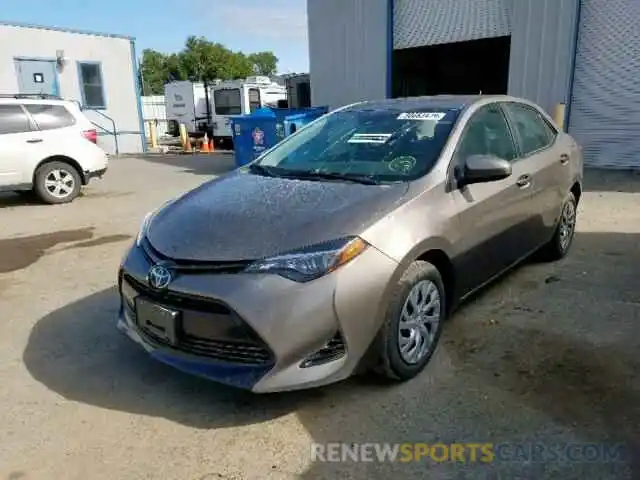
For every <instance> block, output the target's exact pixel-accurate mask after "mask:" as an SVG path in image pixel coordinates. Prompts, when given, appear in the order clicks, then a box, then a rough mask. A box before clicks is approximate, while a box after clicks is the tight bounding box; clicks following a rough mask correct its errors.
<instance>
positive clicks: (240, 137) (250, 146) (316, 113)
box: [231, 107, 328, 167]
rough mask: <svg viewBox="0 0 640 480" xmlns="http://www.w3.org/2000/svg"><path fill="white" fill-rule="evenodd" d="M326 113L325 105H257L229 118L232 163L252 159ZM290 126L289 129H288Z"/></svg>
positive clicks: (241, 162)
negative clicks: (285, 106) (232, 148)
mask: <svg viewBox="0 0 640 480" xmlns="http://www.w3.org/2000/svg"><path fill="white" fill-rule="evenodd" d="M327 112H328V108H326V107H315V108H295V109H294V108H268V107H267V108H260V109H258V110H256V111H255V112H253V113H251V114H249V115H238V116H235V117H232V118H231V129H232V132H233V144H234V150H235V158H236V166H238V167H240V166H242V165H246V164H247V163H250V162H252V161H253V160H255V159H256V158H257V157H259V156H260V155H261V154H262V153H263V152H264V151H265V150H268V149H269V148H271V147H273V146H274V145H276V144H277V143H278V142H280V141H281V140H282V139H283V138H284V137H286V136H288V135H290V134H291V133H294V132H295V131H297V130H299V129H300V128H302V127H303V126H304V125H306V124H308V123H309V122H311V121H313V120H315V119H316V118H318V117H320V116H322V115H324V114H325V113H327ZM292 127H293V128H292Z"/></svg>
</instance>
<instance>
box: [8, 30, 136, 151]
mask: <svg viewBox="0 0 640 480" xmlns="http://www.w3.org/2000/svg"><path fill="white" fill-rule="evenodd" d="M15 93H44V94H50V95H57V96H61V97H63V98H65V99H70V100H76V101H78V102H80V104H81V105H82V107H83V109H84V110H85V114H86V115H87V117H89V119H90V120H91V121H92V122H94V124H95V125H96V128H97V130H98V135H99V137H98V143H99V144H100V145H101V146H102V147H103V148H104V149H105V150H106V151H107V152H109V153H111V154H115V153H138V152H142V151H145V150H146V138H145V132H144V121H143V116H142V106H141V99H140V98H141V97H140V91H139V82H138V66H137V61H136V51H135V40H134V39H133V38H131V37H126V36H123V35H111V34H104V33H95V32H88V31H81V30H66V29H60V28H53V27H42V26H36V25H25V24H17V23H6V22H1V21H0V94H15Z"/></svg>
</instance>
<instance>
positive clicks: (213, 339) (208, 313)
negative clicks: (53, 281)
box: [124, 276, 273, 365]
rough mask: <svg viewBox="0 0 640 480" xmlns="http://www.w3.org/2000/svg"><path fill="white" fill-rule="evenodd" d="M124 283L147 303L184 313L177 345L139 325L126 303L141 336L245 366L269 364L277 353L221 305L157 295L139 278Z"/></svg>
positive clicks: (177, 348)
mask: <svg viewBox="0 0 640 480" xmlns="http://www.w3.org/2000/svg"><path fill="white" fill-rule="evenodd" d="M124 282H126V283H127V284H129V285H130V286H131V288H132V289H133V290H135V291H136V293H137V294H138V295H139V296H140V297H142V298H144V299H147V300H151V301H154V302H156V303H158V304H159V305H162V306H164V307H167V308H170V309H174V310H177V311H179V312H180V319H179V322H178V325H177V335H176V337H177V338H176V343H175V344H171V343H169V342H168V341H167V340H166V339H164V338H162V337H159V336H158V335H156V334H154V333H153V332H152V331H150V330H148V329H146V328H144V327H142V326H140V325H138V319H137V316H136V312H135V309H134V308H133V306H132V305H129V304H128V303H127V302H126V301H125V308H127V312H128V314H129V315H130V317H131V319H132V320H133V322H134V323H135V324H136V327H137V330H138V331H139V332H140V334H141V335H142V336H143V337H145V338H147V339H148V340H150V341H152V342H153V343H156V344H158V345H160V346H163V347H166V348H170V349H173V350H176V351H180V352H184V353H188V354H192V355H198V356H202V357H207V358H211V359H213V360H219V361H223V362H228V363H236V364H244V365H269V364H272V363H273V354H272V352H271V351H270V350H269V348H268V347H267V345H266V344H265V343H264V341H263V340H262V339H261V338H260V337H259V336H258V335H257V333H255V331H254V330H253V329H252V328H251V327H249V325H247V324H246V322H244V321H243V320H242V319H241V318H240V317H239V316H238V315H237V314H236V313H235V312H234V311H233V310H231V309H230V308H229V307H227V306H226V305H223V304H221V303H218V302H215V301H212V300H207V299H203V298H197V297H193V296H187V295H182V294H178V293H175V292H162V293H160V292H155V291H153V290H151V289H149V288H148V287H147V286H146V285H144V284H142V283H141V282H138V281H136V280H135V279H133V278H131V277H129V276H125V277H124Z"/></svg>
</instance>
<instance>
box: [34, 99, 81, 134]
mask: <svg viewBox="0 0 640 480" xmlns="http://www.w3.org/2000/svg"><path fill="white" fill-rule="evenodd" d="M25 107H26V109H27V111H28V112H29V113H30V114H31V117H32V118H33V120H34V122H36V125H37V126H38V128H39V129H40V130H52V129H54V128H63V127H70V126H71V125H74V124H75V123H76V120H75V118H74V117H73V115H71V113H69V111H68V110H67V109H66V108H64V107H63V106H62V105H25Z"/></svg>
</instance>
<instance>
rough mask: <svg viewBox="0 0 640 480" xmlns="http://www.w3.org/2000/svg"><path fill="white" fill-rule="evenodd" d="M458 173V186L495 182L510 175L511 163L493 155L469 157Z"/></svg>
mask: <svg viewBox="0 0 640 480" xmlns="http://www.w3.org/2000/svg"><path fill="white" fill-rule="evenodd" d="M460 173H461V175H460V177H461V178H459V179H458V184H459V185H460V186H463V185H470V184H473V183H486V182H495V181H497V180H503V179H505V178H507V177H509V176H510V175H511V163H509V162H508V161H506V160H504V159H502V158H498V157H496V156H494V155H471V156H470V157H468V158H467V161H466V162H465V164H464V168H463V171H462V172H460Z"/></svg>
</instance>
